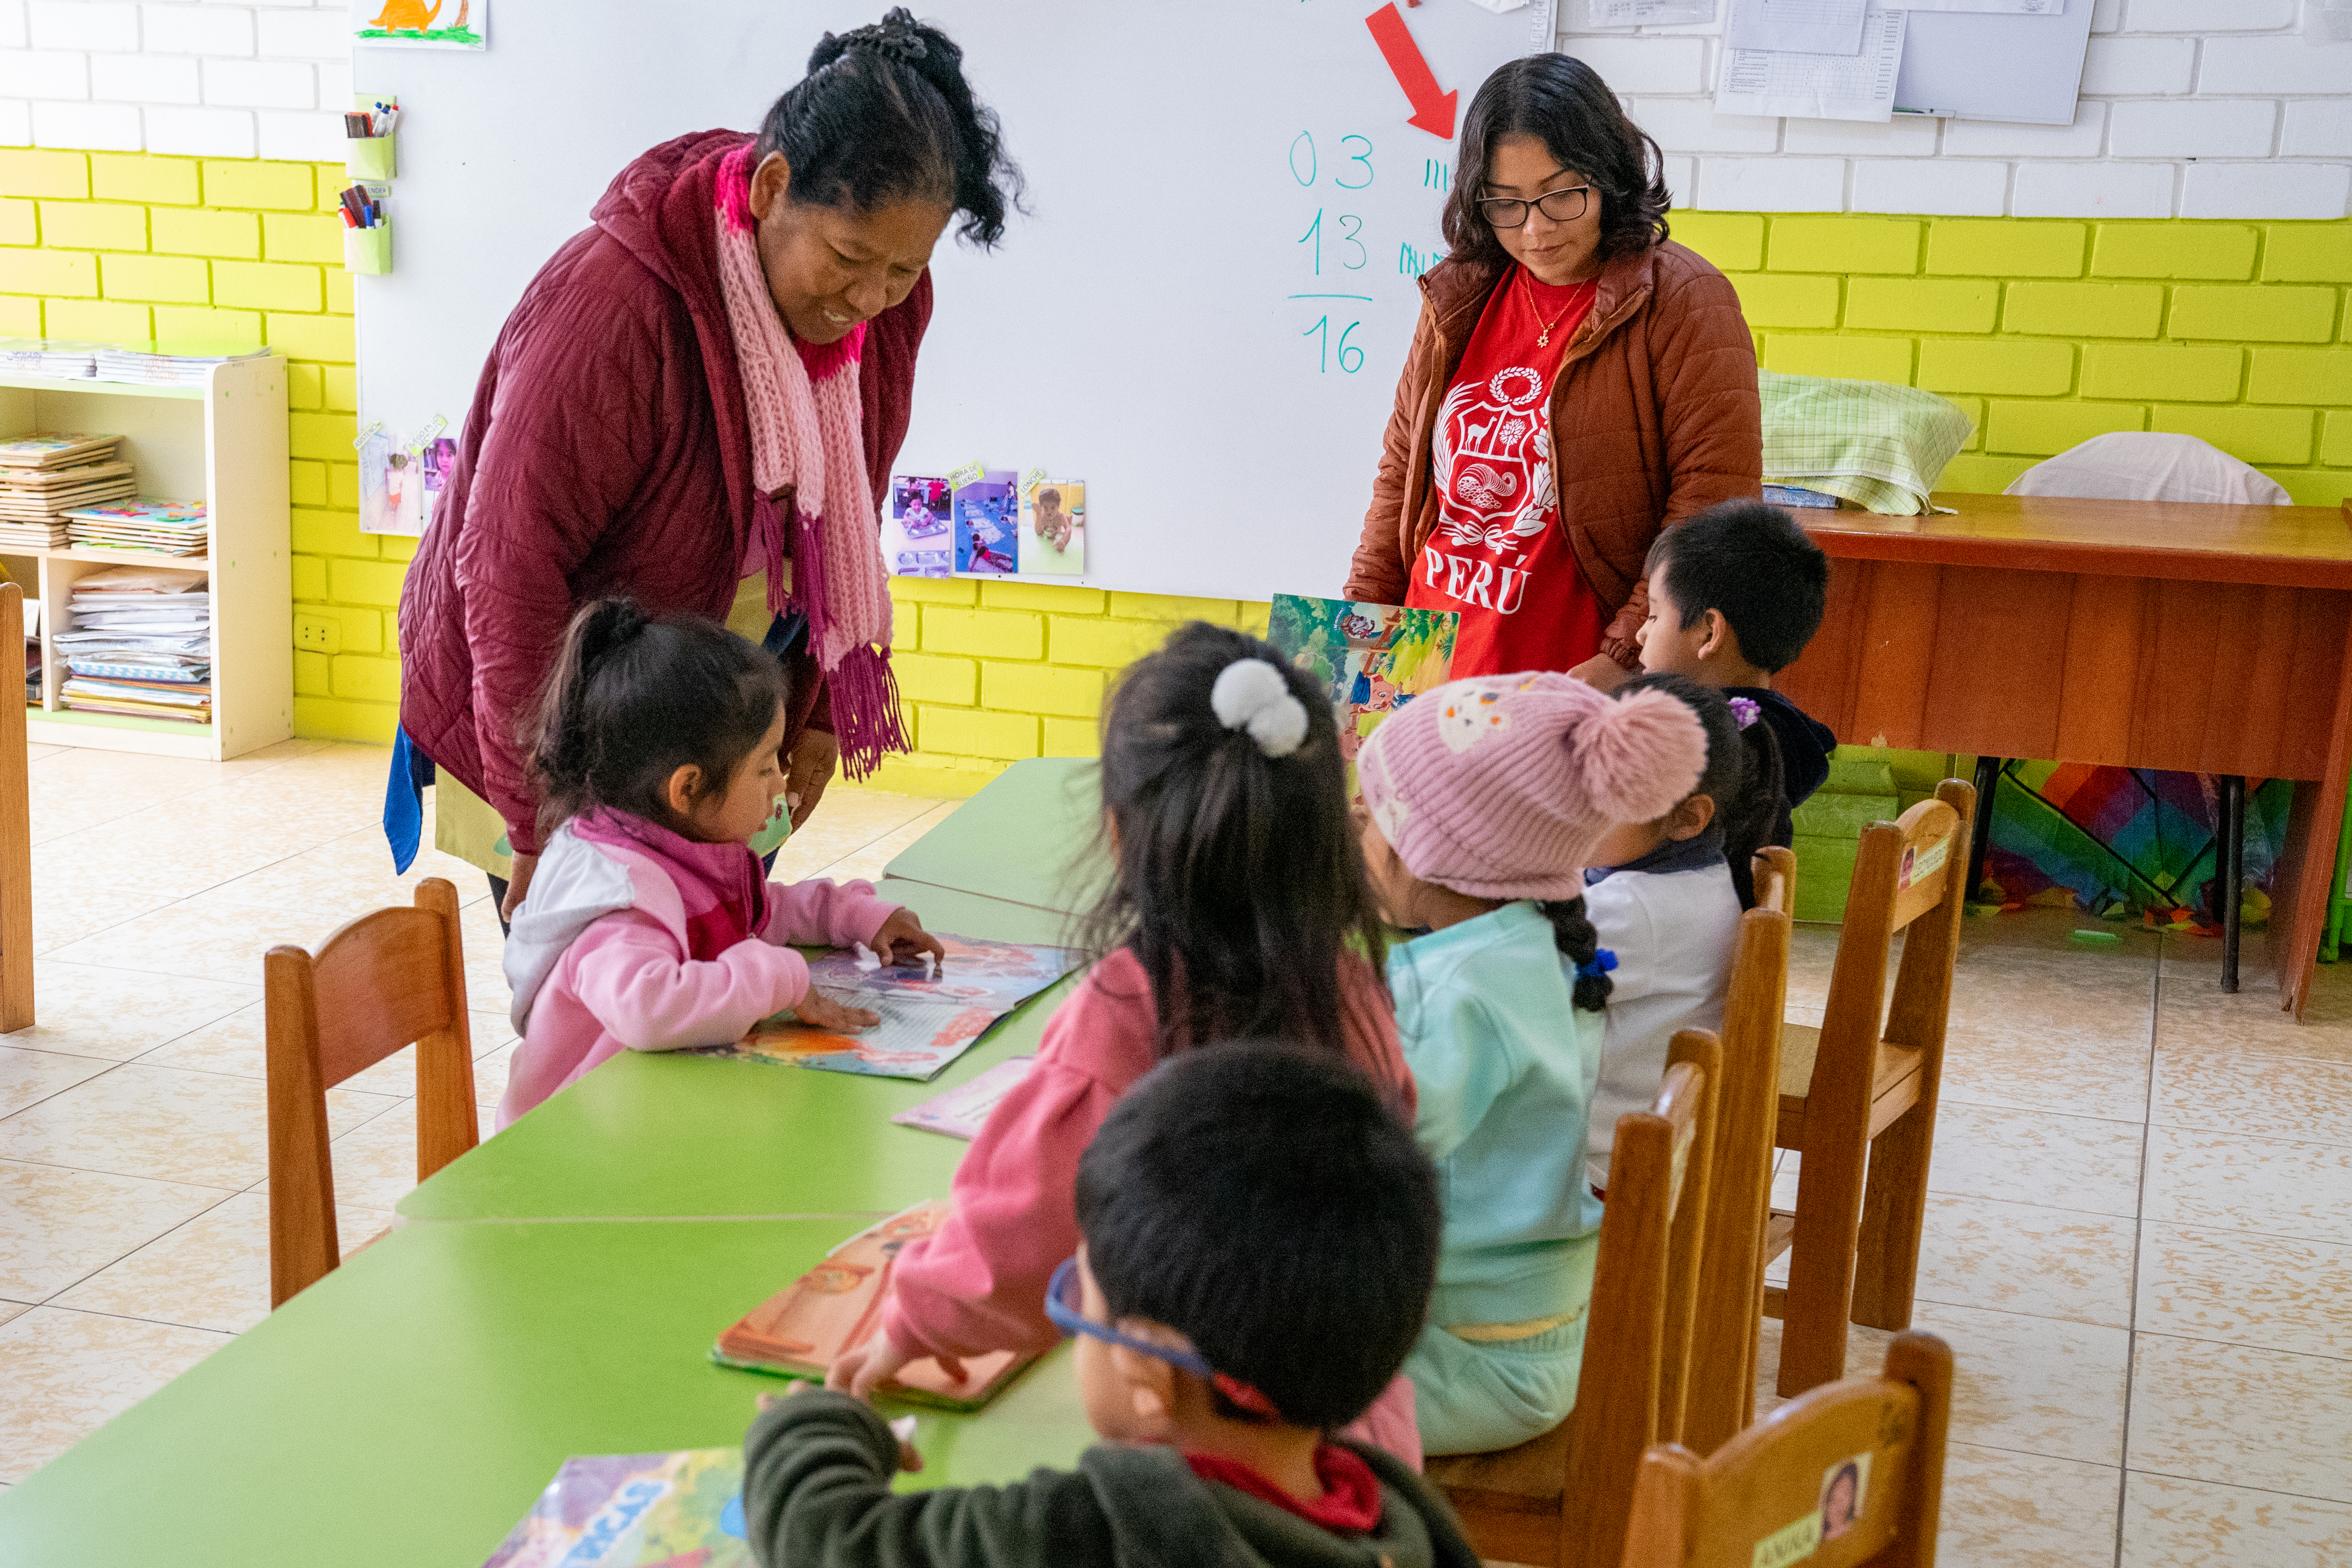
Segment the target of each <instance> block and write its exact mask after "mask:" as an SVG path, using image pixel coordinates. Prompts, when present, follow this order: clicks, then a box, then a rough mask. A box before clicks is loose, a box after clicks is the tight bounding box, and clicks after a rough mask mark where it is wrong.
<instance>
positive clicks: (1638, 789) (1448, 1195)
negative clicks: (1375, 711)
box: [1356, 674, 1706, 1454]
mask: <svg viewBox="0 0 2352 1568" xmlns="http://www.w3.org/2000/svg"><path fill="white" fill-rule="evenodd" d="M1705 766H1706V731H1705V730H1704V729H1703V728H1702V727H1701V726H1700V724H1699V721H1698V719H1697V718H1696V716H1694V715H1693V714H1692V713H1691V710H1690V709H1689V708H1688V707H1686V706H1684V705H1683V704H1682V703H1680V702H1677V701H1675V698H1674V697H1672V696H1670V695H1666V694H1665V693H1664V692H1636V693H1633V695H1629V696H1627V697H1625V698H1624V699H1623V700H1622V701H1616V700H1612V698H1610V697H1608V696H1605V695H1602V694H1601V693H1600V692H1599V691H1596V690H1595V689H1593V688H1592V687H1591V686H1589V685H1585V684H1584V683H1583V682H1582V681H1580V680H1578V679H1576V678H1575V677H1573V676H1570V675H1564V674H1516V675H1489V676H1485V677H1482V678H1478V679H1473V680H1466V681H1455V682H1454V683H1452V684H1451V685H1444V686H1440V687H1438V688H1437V689H1436V690H1435V691H1433V692H1429V693H1425V694H1424V695H1421V696H1419V697H1416V698H1414V699H1413V700H1412V703H1411V704H1410V705H1408V706H1406V707H1404V708H1403V709H1402V710H1401V711H1399V712H1397V713H1396V714H1393V715H1391V716H1390V718H1389V719H1388V721H1387V722H1386V723H1385V724H1383V725H1381V727H1380V728H1379V729H1377V730H1375V731H1373V732H1372V735H1371V737H1370V739H1368V740H1367V741H1365V742H1364V747H1363V749H1362V750H1361V751H1360V752H1359V753H1358V754H1357V758H1356V774H1357V779H1358V780H1359V782H1360V785H1361V786H1362V790H1363V801H1364V811H1363V852H1364V862H1365V865H1366V868H1367V870H1368V872H1369V873H1370V879H1371V883H1372V887H1373V889H1374V891H1375V892H1376V893H1377V894H1378V895H1379V898H1380V902H1381V906H1382V908H1383V910H1384V911H1385V913H1386V914H1387V915H1388V918H1389V921H1390V923H1391V925H1398V926H1402V927H1404V928H1406V929H1418V930H1425V931H1426V933H1427V934H1426V935H1424V936H1416V937H1414V938H1413V939H1412V941H1409V942H1406V943H1404V944H1402V946H1399V947H1398V948H1396V949H1395V950H1394V951H1393V952H1392V953H1391V954H1390V956H1389V962H1388V975H1389V988H1390V990H1391V992H1392V993H1394V995H1395V998H1396V1009H1397V1033H1398V1036H1399V1038H1400V1040H1402V1045H1403V1048H1404V1058H1405V1061H1406V1063H1407V1065H1409V1066H1410V1067H1411V1068H1412V1075H1413V1082H1414V1083H1415V1086H1416V1087H1417V1089H1418V1090H1419V1093H1420V1113H1419V1115H1418V1117H1417V1118H1416V1121H1415V1124H1414V1133H1415V1134H1416V1135H1417V1137H1418V1138H1419V1140H1420V1143H1421V1145H1422V1148H1423V1151H1424V1152H1425V1153H1426V1154H1428V1155H1429V1156H1430V1157H1431V1158H1432V1159H1433V1160H1434V1161H1435V1162H1436V1164H1437V1168H1438V1171H1439V1174H1440V1176H1441V1178H1442V1189H1443V1191H1444V1203H1445V1244H1444V1252H1443V1253H1442V1254H1441V1256H1440V1258H1439V1260H1438V1270H1437V1290H1436V1292H1435V1293H1434V1295H1433V1297H1432V1298H1431V1301H1430V1310H1429V1325H1428V1327H1426V1328H1425V1329H1423V1332H1422V1335H1421V1338H1420V1340H1419V1341H1418V1342H1417V1343H1415V1345H1414V1346H1413V1350H1412V1355H1410V1356H1409V1357H1407V1359H1406V1361H1405V1368H1404V1369H1405V1375H1407V1376H1408V1377H1410V1378H1412V1384H1413V1393H1414V1402H1415V1405H1416V1407H1417V1409H1418V1411H1419V1416H1420V1423H1421V1437H1422V1443H1423V1447H1424V1448H1426V1449H1427V1450H1428V1451H1429V1452H1431V1453H1433V1454H1459V1453H1483V1452H1486V1451H1488V1450H1491V1449H1496V1448H1510V1447H1512V1446H1513V1445H1515V1444H1518V1443H1524V1442H1526V1441H1528V1439H1529V1438H1531V1437H1539V1436H1541V1435H1542V1434H1543V1433H1545V1432H1548V1431H1549V1430H1551V1429H1552V1428H1553V1427H1557V1426H1558V1425H1559V1423H1560V1422H1561V1421H1562V1420H1564V1419H1566V1417H1567V1416H1568V1414H1569V1412H1570V1410H1571V1409H1572V1408H1574V1407H1575V1405H1576V1385H1577V1376H1578V1374H1579V1372H1580V1369H1581V1367H1582V1365H1583V1361H1584V1322H1585V1313H1584V1308H1585V1304H1586V1302H1587V1301H1589V1300H1590V1298H1591V1293H1592V1264H1593V1254H1594V1252H1595V1250H1596V1249H1597V1248H1598V1247H1599V1244H1600V1235H1601V1207H1600V1204H1599V1203H1598V1201H1597V1200H1596V1199H1595V1198H1593V1197H1591V1194H1590V1192H1589V1190H1588V1188H1587V1186H1586V1182H1585V1136H1584V1134H1585V1124H1586V1120H1587V1118H1588V1116H1589V1114H1590V1111H1591V1095H1592V1085H1593V1081H1594V1078H1595V1075H1596V1073H1597V1072H1598V1071H1599V1068H1600V1063H1601V1039H1602V1029H1603V1024H1602V1015H1603V1011H1604V1009H1605V1008H1606V1007H1607V1006H1608V1004H1609V1002H1610V991H1611V983H1610V976H1609V971H1610V970H1611V968H1612V967H1614V965H1615V962H1616V959H1615V956H1614V955H1613V954H1612V953H1610V952H1609V951H1607V950H1606V949H1605V948H1603V947H1602V946H1601V944H1600V942H1599V941H1598V940H1597V939H1596V936H1595V933H1594V929H1593V925H1592V923H1591V920H1589V919H1588V918H1587V916H1586V914H1585V900H1584V887H1585V881H1584V877H1585V869H1586V868H1587V867H1588V866H1590V865H1592V864H1593V863H1594V862H1595V856H1596V854H1597V852H1598V851H1599V850H1600V848H1601V844H1602V842H1603V841H1604V840H1605V839H1606V837H1607V835H1608V833H1609V831H1610V830H1611V829H1612V827H1614V826H1615V825H1616V824H1618V823H1620V822H1628V821H1650V820H1652V819H1654V818H1655V817H1658V816H1661V815H1663V814H1664V813H1665V812H1666V811H1668V810H1671V809H1672V808H1673V807H1674V806H1675V803H1676V802H1677V801H1679V800H1682V799H1683V798H1684V797H1685V796H1687V795H1688V794H1689V793H1690V792H1691V786H1692V785H1693V784H1695V783H1696V782H1697V781H1698V779H1699V775H1700V773H1701V771H1702V769H1703V768H1705ZM1563 960H1565V962H1563Z"/></svg>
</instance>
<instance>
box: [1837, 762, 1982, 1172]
mask: <svg viewBox="0 0 2352 1568" xmlns="http://www.w3.org/2000/svg"><path fill="white" fill-rule="evenodd" d="M1975 803H1976V789H1975V788H1974V787H1973V786H1971V785H1969V784H1967V783H1965V782H1963V781H1962V780H1960V779H1945V780H1944V781H1943V783H1941V784H1939V785H1937V788H1936V798H1935V799H1934V800H1922V801H1920V802H1919V803H1918V804H1917V805H1916V806H1914V807H1912V808H1911V809H1910V810H1907V811H1906V812H1904V813H1903V815H1902V816H1901V817H1899V818H1897V819H1896V820H1895V821H1892V822H1873V823H1872V824H1871V825H1870V826H1869V827H1867V828H1864V830H1863V831H1862V845H1861V848H1860V850H1859V851H1858V852H1856V853H1855V855H1854V862H1853V882H1852V883H1851V884H1849V887H1848V889H1847V893H1846V900H1845V921H1844V925H1843V929H1841V930H1840V931H1839V932H1838V946H1837V960H1836V963H1835V965H1834V967H1832V969H1831V971H1830V991H1829V998H1828V1002H1827V1004H1826V1005H1825V1006H1824V1008H1823V1009H1822V1040H1821V1051H1820V1054H1819V1056H1818V1057H1817V1058H1816V1065H1815V1067H1814V1070H1813V1082H1812V1092H1811V1094H1810V1095H1808V1101H1809V1103H1812V1102H1818V1101H1819V1100H1820V1099H1821V1097H1822V1094H1823V1092H1824V1091H1830V1092H1833V1093H1835V1094H1837V1095H1838V1096H1839V1097H1841V1098H1843V1097H1846V1096H1847V1094H1848V1093H1849V1092H1850V1093H1851V1094H1852V1095H1859V1096H1860V1097H1861V1098H1860V1102H1859V1104H1860V1108H1861V1111H1862V1112H1864V1113H1866V1112H1867V1110H1868V1103H1869V1093H1870V1090H1871V1086H1872V1083H1873V1082H1874V1074H1875V1071H1876V1064H1877V1051H1878V1041H1879V1040H1881V1039H1882V1038H1884V1039H1885V1040H1888V1041H1889V1042H1890V1043H1893V1044H1895V1045H1903V1046H1913V1047H1918V1048H1921V1049H1925V1050H1927V1051H1930V1052H1931V1053H1934V1052H1938V1051H1940V1050H1941V1047H1942V1045H1943V1033H1944V1029H1943V1019H1944V1014H1945V1011H1946V1007H1947V1004H1948V1002H1949V1000H1950V998H1951V988H1952V965H1953V961H1954V960H1955V959H1956V958H1957V957H1958V953H1959V930H1960V911H1961V904H1962V903H1963V901H1964V900H1965V898H1966V896H1967V893H1968V889H1967V887H1966V885H1965V884H1966V883H1967V881H1968V871H1967V866H1968V858H1969V856H1968V851H1969V821H1970V819H1971V817H1972V815H1973V813H1974V807H1975ZM1915 927H1916V928H1915ZM1906 929H1908V930H1909V935H1908V936H1906V937H1905V938H1904V942H1903V963H1902V967H1901V969H1900V971H1899V972H1898V974H1897V975H1896V977H1895V999H1894V1002H1893V1004H1892V1006H1891V1008H1890V1006H1889V1005H1888V1004H1887V1002H1886V1001H1885V997H1886V953H1887V948H1888V946H1890V945H1891V944H1892V943H1893V941H1894V939H1895V933H1896V932H1897V931H1904V930H1906ZM1832 1063H1837V1064H1840V1065H1841V1066H1844V1065H1847V1064H1851V1066H1852V1067H1853V1069H1854V1071H1853V1073H1852V1074H1850V1075H1849V1076H1851V1077H1852V1079H1853V1082H1845V1083H1833V1082H1825V1079H1826V1078H1827V1077H1828V1076H1829V1074H1828V1071H1827V1070H1829V1069H1831V1066H1832ZM1832 1114H1834V1112H1832ZM1814 1116H1815V1109H1812V1108H1809V1109H1808V1110H1807V1112H1806V1120H1807V1123H1808V1124H1809V1125H1810V1124H1811V1122H1812V1121H1813V1119H1814Z"/></svg>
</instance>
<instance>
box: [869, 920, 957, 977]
mask: <svg viewBox="0 0 2352 1568" xmlns="http://www.w3.org/2000/svg"><path fill="white" fill-rule="evenodd" d="M866 946H870V947H872V948H873V949H874V951H875V952H877V953H878V954H880V955H881V956H882V961H883V962H884V963H886V964H911V963H914V962H915V961H916V960H918V959H919V958H920V957H922V956H923V955H925V954H926V953H928V954H929V955H930V956H931V959H932V962H933V965H934V967H933V969H932V973H934V974H937V973H938V972H939V971H940V969H944V968H945V967H947V961H948V950H947V947H946V946H945V944H943V943H941V942H940V939H939V938H938V937H936V936H932V935H931V934H930V933H929V932H928V931H926V930H924V929H923V923H922V920H921V919H920V918H919V916H918V915H916V914H915V912H914V911H913V910H911V909H894V910H892V911H891V912H890V918H889V919H887V920H885V921H884V922H883V923H882V929H880V930H879V931H877V932H876V933H875V934H874V940H873V941H872V942H870V943H868V944H866Z"/></svg>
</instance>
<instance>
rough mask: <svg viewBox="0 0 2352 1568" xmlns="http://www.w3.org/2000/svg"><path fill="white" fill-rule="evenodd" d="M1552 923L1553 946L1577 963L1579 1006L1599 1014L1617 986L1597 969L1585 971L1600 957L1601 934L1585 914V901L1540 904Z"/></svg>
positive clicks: (1577, 998)
mask: <svg viewBox="0 0 2352 1568" xmlns="http://www.w3.org/2000/svg"><path fill="white" fill-rule="evenodd" d="M1536 907H1537V908H1538V909H1539V910H1541V911H1543V916H1544V918H1545V919H1546V920H1549V921H1550V922H1551V945H1552V946H1555V947H1557V948H1559V952H1560V956H1561V957H1563V958H1566V959H1567V960H1568V961H1569V962H1570V963H1571V964H1574V965H1575V966H1576V970H1577V973H1576V1005H1577V1007H1578V1008H1579V1009H1581V1010H1583V1011H1585V1012H1588V1013H1597V1012H1600V1011H1601V1010H1603V1009H1606V1008H1607V1007H1608V1006H1609V993H1610V991H1611V990H1612V989H1613V988H1614V986H1613V982H1612V981H1611V980H1610V978H1609V977H1608V976H1607V975H1604V974H1602V973H1601V972H1600V971H1599V970H1597V969H1595V970H1593V971H1592V972H1591V973H1590V974H1588V973H1586V972H1585V971H1586V969H1587V968H1588V967H1590V966H1591V963H1592V961H1593V959H1595V958H1597V957H1599V956H1601V933H1600V932H1598V931H1596V930H1594V929H1593V928H1592V922H1591V920H1590V919H1588V918H1587V917H1586V915H1585V913H1584V900H1583V899H1581V898H1563V899H1557V900H1553V901H1550V902H1547V903H1540V904H1537V905H1536Z"/></svg>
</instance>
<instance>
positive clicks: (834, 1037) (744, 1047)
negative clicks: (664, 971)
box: [702, 933, 1081, 1081]
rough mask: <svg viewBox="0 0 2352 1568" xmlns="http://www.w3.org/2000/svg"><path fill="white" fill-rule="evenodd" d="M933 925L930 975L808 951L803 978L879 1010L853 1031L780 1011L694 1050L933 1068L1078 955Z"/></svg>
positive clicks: (817, 1063) (905, 1074)
mask: <svg viewBox="0 0 2352 1568" xmlns="http://www.w3.org/2000/svg"><path fill="white" fill-rule="evenodd" d="M937 935H938V936H939V938H940V942H941V943H942V944H944V945H945V946H946V947H947V950H948V961H947V962H946V963H945V964H943V965H941V966H940V971H939V973H938V974H937V975H936V976H934V975H933V974H932V973H931V972H930V970H929V967H927V966H924V965H920V964H885V965H883V966H881V967H878V968H877V967H861V964H860V960H859V957H858V956H857V954H856V953H845V952H835V953H827V954H825V955H824V956H822V957H818V958H812V959H810V960H809V983H810V984H811V985H813V986H814V987H815V988H817V989H818V990H819V991H821V992H823V993H824V995H825V996H827V997H829V998H832V999H833V1000H835V1001H836V1002H840V1003H841V1004H843V1005H844V1006H845V1007H853V1008H866V1009H870V1010H872V1011H874V1012H877V1013H879V1014H880V1015H881V1016H882V1021H881V1022H880V1023H878V1024H876V1025H875V1026H874V1027H873V1028H871V1029H869V1030H866V1032H864V1033H863V1034H835V1033H833V1032H832V1031H830V1030H821V1029H817V1028H815V1027H814V1026H812V1025H809V1024H804V1023H802V1022H801V1021H800V1020H799V1019H796V1018H794V1017H793V1015H792V1014H791V1013H790V1012H781V1013H778V1014H776V1015H775V1016H774V1017H773V1018H770V1019H761V1021H760V1022H759V1023H757V1024H755V1025H753V1026H752V1029H751V1033H749V1034H747V1035H745V1036H744V1037H743V1038H742V1039H741V1040H737V1041H736V1042H735V1043H734V1044H733V1045H714V1046H706V1047H704V1048H702V1054H704V1055H706V1056H748V1057H751V1058H752V1059H754V1060H756V1061H773V1062H792V1063H794V1064H796V1065H799V1066H802V1067H816V1068H823V1069H824V1070H825V1071H829V1072H858V1073H865V1074H867V1075H869V1076H873V1077H878V1078H912V1079H916V1080H918V1081H923V1080H929V1079H932V1078H936V1077H938V1076H939V1074H940V1070H941V1069H943V1068H945V1067H946V1066H947V1065H948V1063H950V1062H951V1061H954V1060H955V1059H956V1058H957V1057H959V1056H961V1055H962V1054H963V1053H964V1052H965V1051H968V1050H970V1049H971V1044H972V1042H973V1041H974V1040H978V1039H979V1038H980V1037H981V1036H982V1035H983V1034H985V1033H987V1032H988V1030H989V1028H990V1026H991V1025H992V1024H994V1023H995V1022H996V1020H997V1019H1001V1018H1003V1016H1004V1015H1005V1014H1006V1013H1009V1012H1011V1011H1012V1010H1013V1009H1014V1008H1017V1007H1019V1006H1020V1005H1021V1004H1022V1003H1023V1002H1024V1001H1027V1000H1028V999H1029V998H1031V997H1034V996H1035V995H1036V994H1037V993H1038V992H1039V991H1042V990H1044V989H1045V988H1046V987H1048V986H1050V985H1052V984H1053V983H1054V982H1055V981H1056V980H1058V979H1060V978H1061V977H1063V976H1065V975H1066V974H1068V973H1069V972H1070V971H1071V970H1072V969H1075V968H1076V967H1078V962H1079V958H1080V956H1081V955H1080V954H1079V953H1077V952H1076V950H1075V949H1073V948H1069V947H1044V946H1033V945H1031V944H1028V943H1023V942H982V941H980V940H978V939H976V938H972V937H966V936H947V935H946V934H944V933H939V934H937ZM872 962H873V960H872V958H871V957H870V956H868V957H867V958H866V960H865V964H866V965H868V966H870V965H871V964H872Z"/></svg>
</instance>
